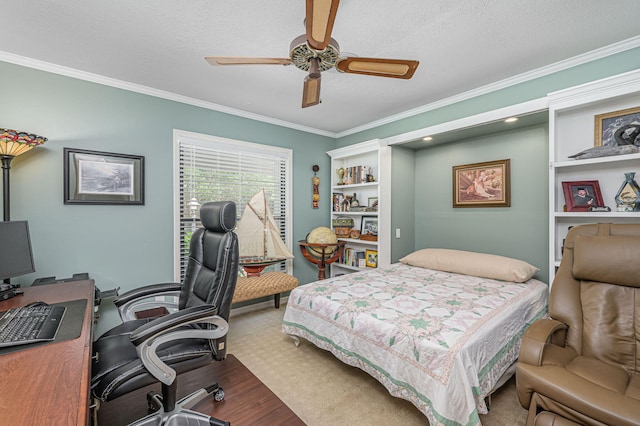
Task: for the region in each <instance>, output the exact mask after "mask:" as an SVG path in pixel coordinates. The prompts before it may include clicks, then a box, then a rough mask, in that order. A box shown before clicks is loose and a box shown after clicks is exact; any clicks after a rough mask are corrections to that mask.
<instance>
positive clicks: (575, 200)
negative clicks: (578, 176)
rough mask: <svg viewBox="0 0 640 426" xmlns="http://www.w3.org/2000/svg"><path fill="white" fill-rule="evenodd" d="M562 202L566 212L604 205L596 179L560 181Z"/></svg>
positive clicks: (584, 210) (582, 210) (581, 210)
mask: <svg viewBox="0 0 640 426" xmlns="http://www.w3.org/2000/svg"><path fill="white" fill-rule="evenodd" d="M562 190H563V192H564V202H565V206H566V211H568V212H586V211H589V208H590V207H602V206H604V200H603V198H602V192H600V183H599V182H598V181H597V180H579V181H568V182H562Z"/></svg>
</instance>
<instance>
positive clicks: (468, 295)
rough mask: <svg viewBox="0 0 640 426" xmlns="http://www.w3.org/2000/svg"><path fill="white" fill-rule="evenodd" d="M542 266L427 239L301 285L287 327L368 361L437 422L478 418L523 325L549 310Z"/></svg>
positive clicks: (341, 355) (357, 362)
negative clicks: (393, 257) (407, 251)
mask: <svg viewBox="0 0 640 426" xmlns="http://www.w3.org/2000/svg"><path fill="white" fill-rule="evenodd" d="M514 265H517V267H515V266H514ZM523 268H524V270H523ZM523 271H524V272H523ZM536 271H537V269H536V268H534V267H532V266H531V265H529V264H527V263H526V262H522V261H519V260H516V259H509V258H504V257H501V256H495V255H488V254H482V253H472V252H462V251H457V250H441V249H423V250H419V251H417V252H415V253H412V254H411V255H409V256H407V257H405V258H403V259H401V261H400V262H399V263H395V264H392V265H390V266H388V267H379V268H376V269H369V270H366V271H361V272H356V273H352V274H347V275H342V276H338V277H334V278H330V279H327V280H323V281H316V282H314V283H310V284H307V285H303V286H300V287H298V288H296V289H294V290H293V291H292V292H291V294H290V295H289V299H288V302H287V307H286V311H285V315H284V320H283V328H282V329H283V332H285V333H287V334H289V335H290V336H292V337H293V338H294V340H297V339H299V338H303V339H305V340H307V341H309V342H311V343H313V344H314V345H316V346H317V347H319V348H321V349H324V350H327V351H330V352H331V353H332V354H333V355H334V356H336V357H337V358H338V359H339V360H341V361H342V362H344V363H346V364H349V365H352V366H355V367H358V368H360V369H362V370H364V371H365V372H367V373H368V374H370V375H371V376H373V377H374V378H375V379H376V380H378V381H379V382H380V383H382V384H383V385H384V386H385V387H386V388H387V390H388V391H389V393H391V395H393V396H396V397H398V398H403V399H406V400H408V401H410V402H412V403H413V404H414V405H415V406H416V407H417V408H418V409H419V410H420V411H421V412H422V413H424V415H425V416H426V417H427V419H428V420H429V423H430V424H431V426H435V425H439V424H446V425H456V424H460V425H478V424H480V417H479V414H486V413H487V412H488V409H487V404H486V401H485V398H486V397H487V396H488V395H490V393H491V392H492V391H493V390H494V388H495V387H496V385H497V384H502V383H504V380H505V374H507V375H508V374H509V373H507V372H508V371H510V367H511V366H513V365H514V363H515V361H516V359H517V356H518V352H519V349H520V342H521V338H522V335H523V333H524V331H525V329H526V328H527V327H528V326H529V325H530V324H531V323H532V322H533V321H535V320H537V319H539V318H542V317H544V316H545V315H546V314H547V300H548V286H547V285H546V284H545V283H543V282H541V281H538V280H536V279H533V278H531V277H532V276H533V275H534V274H535V272H536Z"/></svg>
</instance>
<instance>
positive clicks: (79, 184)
mask: <svg viewBox="0 0 640 426" xmlns="http://www.w3.org/2000/svg"><path fill="white" fill-rule="evenodd" d="M64 203H65V204H129V205H131V204H133V205H144V157H143V156H140V155H127V154H116V153H112V152H101V151H88V150H83V149H73V148H64Z"/></svg>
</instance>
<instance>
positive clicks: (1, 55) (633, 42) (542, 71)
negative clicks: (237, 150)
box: [0, 36, 640, 139]
mask: <svg viewBox="0 0 640 426" xmlns="http://www.w3.org/2000/svg"><path fill="white" fill-rule="evenodd" d="M636 47H640V36H636V37H632V38H630V39H627V40H623V41H621V42H618V43H614V44H612V45H609V46H605V47H603V48H600V49H596V50H593V51H591V52H588V53H585V54H582V55H578V56H574V57H573V58H569V59H566V60H563V61H560V62H557V63H555V64H551V65H549V66H545V67H542V68H538V69H535V70H532V71H528V72H525V73H522V74H518V75H516V76H513V77H510V78H507V79H504V80H500V81H497V82H495V83H491V84H488V85H485V86H482V87H479V88H477V89H473V90H470V91H467V92H464V93H460V94H458V95H455V96H451V97H448V98H445V99H441V100H439V101H436V102H432V103H430V104H426V105H423V106H420V107H417V108H413V109H410V110H407V111H405V112H402V113H400V114H395V115H391V116H388V117H385V118H382V119H380V120H376V121H372V122H370V123H366V124H363V125H361V126H357V127H353V128H351V129H347V130H344V131H342V132H338V133H334V132H328V131H325V130H321V129H316V128H313V127H308V126H303V125H300V124H296V123H291V122H289V121H284V120H278V119H275V118H272V117H267V116H264V115H260V114H254V113H250V112H247V111H243V110H239V109H235V108H229V107H226V106H224V105H219V104H215V103H212V102H205V101H202V100H199V99H194V98H190V97H187V96H181V95H177V94H175V93H171V92H166V91H163V90H158V89H154V88H151V87H147V86H143V85H139V84H134V83H129V82H126V81H122V80H117V79H113V78H109V77H105V76H101V75H98V74H93V73H88V72H85V71H80V70H76V69H73V68H68V67H63V66H60V65H56V64H52V63H49V62H44V61H39V60H36V59H31V58H27V57H24V56H19V55H15V54H12V53H8V52H3V51H0V61H4V62H8V63H12V64H16V65H21V66H25V67H28V68H33V69H38V70H41V71H47V72H51V73H54V74H59V75H64V76H67V77H72V78H76V79H79V80H84V81H89V82H93V83H97V84H102V85H105V86H110V87H115V88H119V89H123V90H128V91H131V92H135V93H140V94H144V95H149V96H154V97H157V98H161V99H167V100H171V101H175V102H180V103H184V104H188V105H193V106H196V107H201V108H205V109H209V110H212V111H217V112H222V113H225V114H231V115H235V116H238V117H243V118H248V119H250V120H255V121H260V122H264V123H267V124H273V125H275V126H281V127H287V128H290V129H293V130H299V131H302V132H306V133H312V134H317V135H320V136H327V137H331V138H335V139H337V138H341V137H344V136H349V135H352V134H355V133H359V132H362V131H365V130H370V129H373V128H375V127H380V126H383V125H385V124H390V123H393V122H396V121H400V120H403V119H405V118H409V117H413V116H415V115H418V114H422V113H425V112H429V111H433V110H436V109H439V108H442V107H445V106H448V105H452V104H455V103H458V102H461V101H465V100H468V99H472V98H475V97H477V96H480V95H484V94H487V93H491V92H494V91H496V90H500V89H504V88H507V87H510V86H513V85H516V84H520V83H524V82H527V81H530V80H534V79H536V78H540V77H544V76H547V75H549V74H553V73H556V72H559V71H563V70H566V69H569V68H572V67H575V66H577V65H582V64H585V63H588V62H591V61H594V60H597V59H602V58H605V57H607V56H611V55H615V54H617V53H621V52H624V51H627V50H630V49H634V48H636Z"/></svg>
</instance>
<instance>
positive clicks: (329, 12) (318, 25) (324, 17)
mask: <svg viewBox="0 0 640 426" xmlns="http://www.w3.org/2000/svg"><path fill="white" fill-rule="evenodd" d="M338 4H340V0H307V16H306V20H305V23H306V28H307V43H309V46H310V47H311V48H312V49H315V50H324V48H325V47H327V46H328V45H329V42H330V41H331V31H332V30H333V23H334V21H335V20H336V13H337V12H338Z"/></svg>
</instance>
